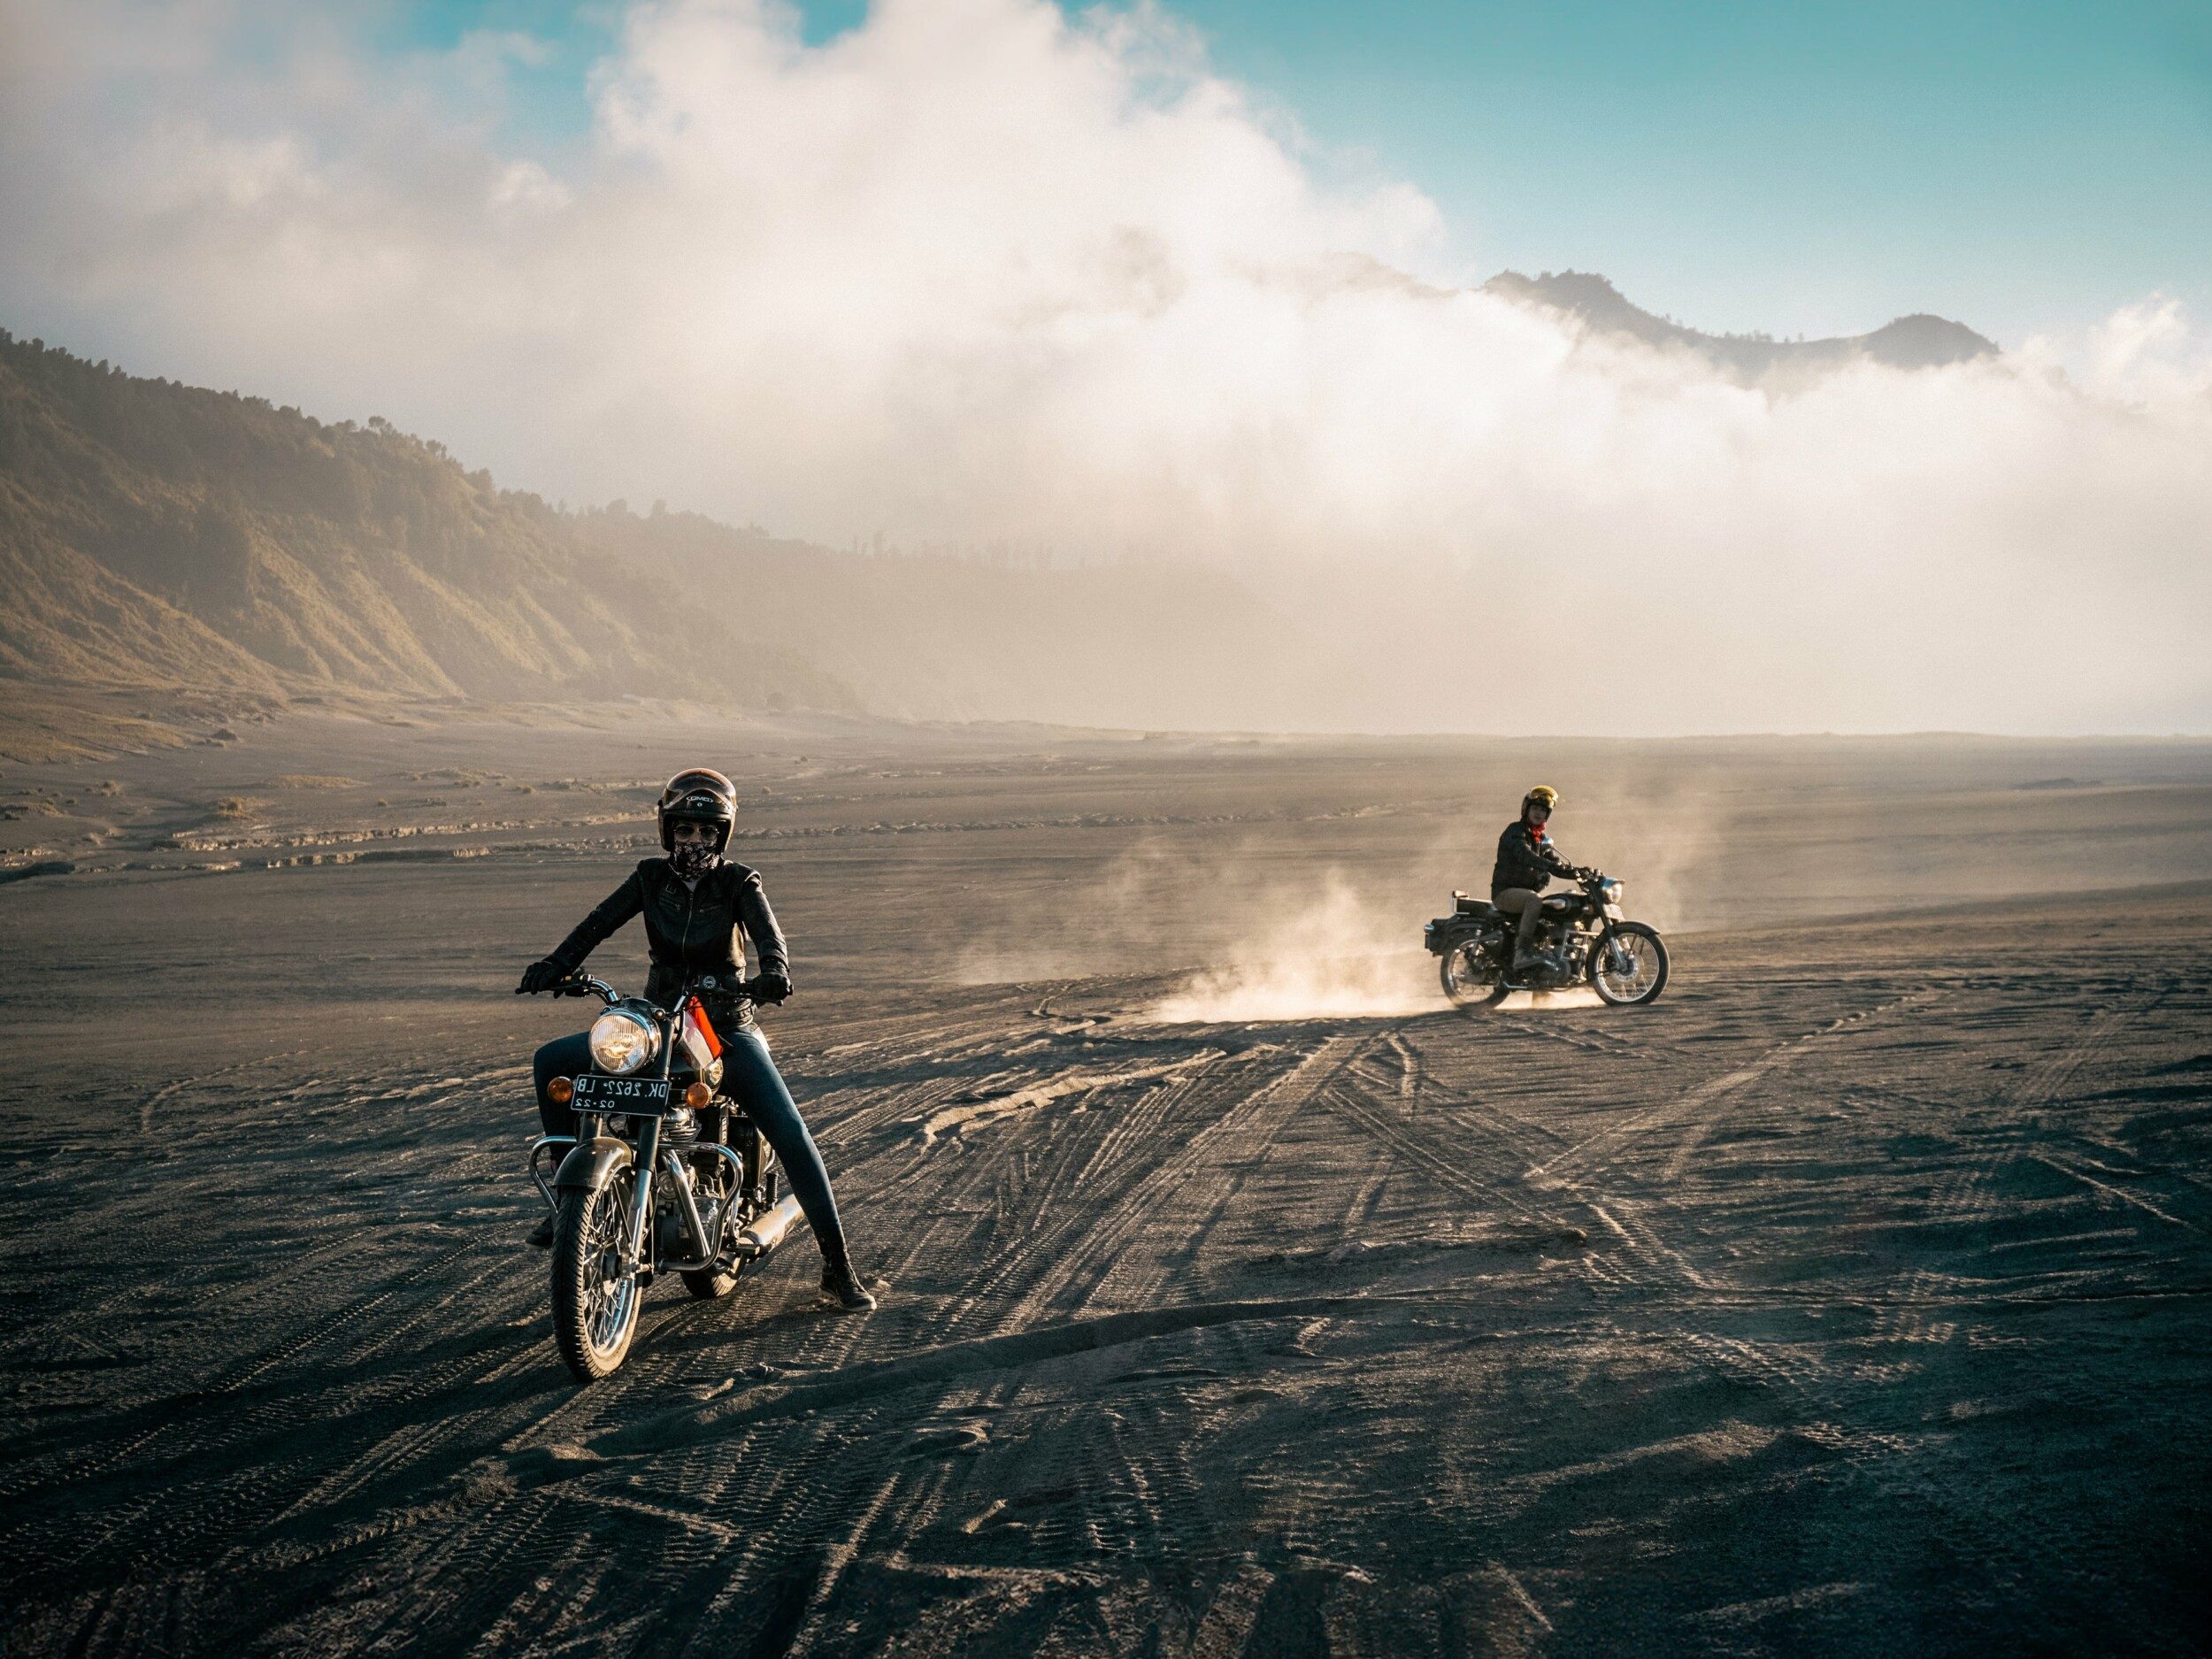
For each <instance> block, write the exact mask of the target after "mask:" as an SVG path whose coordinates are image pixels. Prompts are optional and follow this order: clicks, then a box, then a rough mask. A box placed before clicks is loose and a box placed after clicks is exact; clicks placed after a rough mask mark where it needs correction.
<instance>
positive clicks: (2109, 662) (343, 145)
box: [0, 0, 2212, 732]
mask: <svg viewBox="0 0 2212 1659" xmlns="http://www.w3.org/2000/svg"><path fill="white" fill-rule="evenodd" d="M303 10H305V9H302V8H287V7H278V6H261V5H257V4H246V3H244V0H241V3H240V4H215V3H214V0H203V3H202V4H181V5H178V4H166V5H158V6H144V7H141V6H138V5H127V4H117V3H116V0H0V65H4V67H0V111H4V113H0V147H4V148H0V218H4V219H5V221H6V222H7V223H8V224H9V225H10V226H11V227H12V232H13V234H11V235H10V236H9V237H8V238H6V239H5V241H4V244H0V303H4V308H5V310H6V311H7V312H8V313H9V314H8V315H7V316H6V317H5V318H4V319H0V321H4V322H6V324H7V325H8V326H12V327H14V328H16V329H17V330H19V332H25V333H30V332H38V331H41V330H43V331H44V332H45V333H47V334H49V335H50V336H53V337H57V338H60V339H63V340H65V342H67V343H70V344H72V345H73V346H75V347H78V348H79V349H90V350H92V351H93V353H94V355H103V356H114V357H117V358H119V360H121V361H123V362H125V363H126V364H127V365H129V366H132V367H134V368H142V369H146V370H157V371H159V372H164V373H173V374H178V375H180V376H184V377H187V378H191V379H196V380H207V381H211V382H213V383H216V384H219V385H235V386H239V387H241V388H245V389H249V390H255V391H262V392H266V393H269V394H271V395H273V396H277V397H279V398H280V399H281V400H289V401H296V402H298V403H301V404H302V405H303V406H304V407H307V408H309V409H311V411H314V412H317V413H319V414H322V415H324V416H326V417H327V418H338V417H341V416H365V415H366V414H369V413H372V412H374V413H379V414H382V415H386V416H388V417H389V418H391V419H395V420H396V421H398V422H399V423H400V424H402V425H403V426H410V427H412V428H414V429H416V430H419V431H421V432H423V433H425V434H429V435H435V436H438V437H441V438H443V439H444V440H445V441H447V442H449V444H450V445H451V447H452V448H453V449H455V450H456V451H457V453H459V454H461V455H462V456H464V457H466V458H467V459H468V460H469V461H470V462H471V464H472V465H473V464H477V463H484V464H488V465H491V466H492V467H493V468H494V470H495V472H498V473H499V475H500V476H501V478H502V480H503V481H504V482H508V483H511V484H516V485H521V486H526V487H529V488H538V489H540V490H542V491H544V492H545V493H547V494H549V495H562V496H566V497H568V498H570V499H572V500H588V499H605V498H607V497H611V496H614V495H626V496H628V497H629V498H631V499H633V500H636V501H644V500H650V499H652V498H654V497H664V498H666V499H667V500H668V501H669V502H670V503H671V504H672V505H678V506H687V507H693V508H696V509H699V510H701V511H709V512H712V513H715V514H717V515H718V516H722V517H725V518H731V519H733V520H735V521H738V522H747V521H752V522H757V523H760V524H762V525H764V526H769V527H771V528H772V529H774V530H776V531H778V532H779V533H781V534H795V535H805V536H812V537H817V538H819V539H823V540H826V541H833V542H839V543H841V542H844V541H848V540H849V539H850V538H851V537H853V536H856V535H860V536H872V535H874V534H878V533H881V534H885V535H887V536H888V537H889V538H890V539H891V540H892V541H895V542H896V543H899V544H903V545H908V546H921V545H930V544H947V543H955V544H964V545H971V546H972V545H977V544H983V543H989V542H993V541H1006V542H1012V543H1016V544H1019V545H1022V546H1025V547H1028V548H1034V549H1050V550H1051V551H1053V552H1054V553H1056V555H1058V556H1060V557H1172V558H1198V559H1205V560H1209V561H1213V562H1217V563H1220V564H1224V565H1230V566H1233V567H1235V568H1238V569H1240V570H1241V571H1244V572H1247V573H1248V574H1249V575H1250V576H1251V577H1252V578H1253V580H1254V581H1255V583H1256V585H1257V586H1259V587H1261V588H1263V590H1264V591H1265V592H1266V593H1268V594H1269V595H1270V596H1271V597H1272V598H1273V599H1275V600H1276V601H1277V602H1278V603H1281V604H1282V605H1284V606H1285V607H1286V608H1287V609H1290V610H1292V611H1294V612H1296V613H1298V614H1300V615H1302V616H1303V617H1305V618H1309V619H1310V621H1311V622H1312V624H1313V626H1315V627H1316V628H1317V630H1319V631H1323V632H1325V633H1326V634H1328V635H1329V636H1330V637H1331V639H1332V641H1333V642H1334V643H1336V644H1339V645H1340V646H1342V647H1343V648H1345V649H1348V650H1349V651H1351V652H1352V654H1353V656H1354V657H1355V659H1356V660H1357V661H1359V662H1360V663H1362V664H1365V665H1366V669H1367V673H1368V677H1369V678H1368V682H1367V683H1366V684H1365V685H1363V687H1361V688H1360V691H1359V695H1358V696H1357V697H1356V698H1354V697H1353V696H1352V695H1351V694H1350V691H1349V689H1348V703H1347V708H1348V715H1347V718H1348V720H1350V721H1353V722H1354V723H1357V724H1367V725H1371V724H1377V723H1386V724H1391V725H1395V726H1407V727H1423V726H1425V727H1432V728H1441V729H1455V730H1476V731H1484V730H1495V731H1540V730H1585V731H1617V732H1651V731H1714V730H1739V731H1740V730H1770V729H1780V730H1802V729H1854V728H1873V729H1896V728H1924V727H1936V726H1955V727H1974V728H1979V729H1988V730H2000V731H2005V730H2011V731H2028V730H2061V731H2068V730H2174V729H2195V730H2204V729H2207V728H2208V727H2212V670H2208V668H2207V667H2206V666H2205V660H2206V658H2205V653H2204V652H2203V650H2202V647H2201V640H2202V636H2203V634H2204V633H2205V630H2206V625H2207V623H2208V621H2212V603H2208V600H2212V568H2208V560H2212V551H2208V549H2212V349H2208V344H2207V342H2206V339H2205V337H2204V336H2203V334H2200V333H2199V332H2197V331H2195V330H2193V327H2192V326H2191V324H2190V322H2189V319H2187V318H2185V316H2184V315H2183V314H2182V313H2181V312H2180V311H2179V309H2178V308H2177V307H2176V306H2175V305H2173V304H2172V303H2169V302H2165V301H2163V300H2161V299H2159V298H2157V297H2155V296H2153V297H2151V298H2148V299H2147V300H2146V301H2145V302H2144V303H2142V304H2140V305H2138V306H2135V307H2131V308H2129V309H2128V310H2127V311H2123V312H2122V313H2120V314H2119V315H2118V316H2116V317H2115V318H2113V319H2110V320H2109V321H2108V323H2107V324H2105V325H2104V326H2102V327H2101V328H2100V329H2099V330H2097V331H2096V332H2095V333H2094V334H2093V336H2092V337H2090V338H2087V339H2085V340H2083V341H2078V342H2031V343H2030V344H2029V345H2028V346H2026V347H2025V348H2024V349H2021V350H2018V351H2016V352H2014V353H2013V354H2011V355H2010V356H2008V357H2007V358H2005V359H2003V360H2001V361H2000V362H1997V363H1993V364H1980V365H1970V366H1962V367H1959V368H1954V369H1947V370H1941V371H1925V372H1920V373H1909V374H1908V373H1899V372H1895V371H1889V370H1884V369H1879V368H1875V367H1871V366H1869V367H1862V368H1857V369H1853V370H1850V371H1847V372H1844V373H1838V374H1835V375H1833V376H1831V377H1829V378H1827V379H1825V380H1821V381H1819V382H1817V383H1816V384H1814V385H1812V386H1810V387H1809V388H1801V389H1798V390H1795V391H1793V392H1791V393H1788V394H1787V395H1780V394H1773V395H1770V393H1768V392H1766V391H1763V390H1758V389H1750V388H1743V387H1740V386H1735V385H1732V384H1730V383H1728V382H1726V381H1725V380H1722V379H1720V378H1719V377H1717V375H1715V374H1713V373H1710V372H1709V370H1707V369H1706V368H1705V367H1703V366H1702V365H1700V364H1698V363H1695V362H1694V361H1687V360H1684V359H1680V358H1673V357H1662V356H1660V355H1658V354H1656V353H1654V352H1651V351H1648V350H1646V349H1641V348H1637V347H1632V346H1630V345H1626V344H1623V343H1618V342H1609V341H1606V340H1601V339H1594V338H1586V337H1578V335H1577V334H1576V333H1575V332H1574V331H1573V330H1572V329H1571V327H1569V326H1565V325H1563V324H1562V323H1560V322H1558V321H1557V320H1555V319H1548V318H1546V317H1543V316H1539V315H1536V314H1532V313H1531V312H1529V311H1524V310H1521V309H1518V308H1516V307H1515V306H1513V305H1511V304H1509V303H1506V302H1503V301H1502V300H1499V299H1496V298H1494V297H1491V296H1486V295H1483V294H1480V293H1478V292H1472V291H1469V290H1468V289H1467V288H1465V287H1464V286H1463V284H1462V283H1461V282H1460V281H1458V280H1457V277H1458V275H1459V274H1460V273H1452V272H1449V271H1444V270H1440V269H1438V268H1436V261H1437V260H1438V258H1439V257H1440V255H1439V253H1438V250H1439V249H1440V247H1441V246H1442V241H1443V239H1442V236H1441V234H1440V233H1441V227H1440V223H1439V220H1438V215H1437V213H1436V211H1435V209H1434V208H1433V206H1432V204H1430V203H1429V202H1428V201H1427V200H1426V199H1425V197H1424V196H1422V195H1421V194H1420V193H1419V192H1418V191H1417V190H1416V189H1414V188H1410V187H1409V186H1407V185H1405V184H1403V183H1401V182H1397V181H1394V180H1388V179H1379V178H1368V179H1362V178H1359V177H1357V176H1356V175H1348V173H1347V170H1346V168H1345V167H1344V166H1342V165H1340V163H1339V162H1338V161H1337V160H1336V159H1334V158H1332V157H1321V156H1316V155H1315V154H1313V153H1312V152H1311V150H1310V147H1308V146H1307V145H1306V144H1305V143H1304V142H1302V140H1301V138H1300V137H1299V135H1298V134H1297V133H1296V132H1295V130H1294V127H1292V126H1291V125H1290V124H1289V123H1288V122H1287V121H1286V119H1284V118H1283V117H1282V116H1281V115H1280V114H1279V113H1278V112H1275V111H1271V110H1269V109H1267V108H1266V107H1264V106H1263V105H1262V104H1260V103H1259V102H1257V101H1256V99H1255V98H1254V97H1253V96H1250V95H1249V94H1248V92H1246V91H1245V90H1244V89H1242V88H1239V87H1237V86H1236V85H1234V84H1233V83H1231V82H1229V81H1225V80H1224V79H1223V78H1221V77H1220V76H1218V75H1217V74H1216V73H1213V72H1212V71H1211V70H1210V67H1209V65H1208V63H1207V60H1206V58H1205V55H1204V51H1203V49H1202V43H1201V42H1199V41H1198V40H1197V39H1196V38H1195V37H1194V35H1191V34H1190V33H1189V32H1188V31H1187V30H1186V29H1185V28H1184V27H1181V26H1180V25H1179V23H1178V22H1177V21H1176V20H1175V19H1174V18H1173V17H1172V16H1171V14H1169V13H1167V12H1163V11H1161V10H1158V9H1156V8H1154V7H1152V6H1149V5H1139V6H1138V7H1136V8H1135V9H1133V10H1113V9H1102V10H1100V11H1096V12H1086V13H1082V14H1079V15H1078V16H1075V17H1072V18H1071V17H1070V16H1068V15H1067V14H1064V12H1061V11H1060V10H1059V9H1058V8H1057V7H1056V6H1055V5H1053V4H1048V3H1047V0H879V4H876V5H875V6H874V7H873V9H872V12H871V13H870V15H869V18H868V19H867V21H866V22H865V23H864V25H863V26H862V27H858V28H856V29H854V30H852V31H850V32H849V33H847V34H846V35H841V36H840V37H838V38H837V39H835V40H833V41H832V42H829V43H827V44H826V45H822V46H818V47H810V46H807V45H805V44H803V43H802V41H801V39H800V35H799V33H798V27H797V22H796V19H795V16H794V15H793V14H791V13H790V12H787V10H785V9H784V8H783V7H781V6H780V5H777V4H767V3H765V0H643V3H641V4H633V5H631V6H629V7H628V8H627V9H626V11H624V12H622V13H621V14H620V19H619V25H618V30H617V32H616V34H615V35H614V36H613V38H612V42H611V46H610V49H609V50H608V52H607V54H606V55H605V57H604V58H603V60H602V61H601V62H600V63H599V64H598V65H596V66H595V69H594V70H593V71H592V73H591V76H590V80H589V83H588V97H589V110H590V118H589V123H588V129H587V130H584V131H581V132H580V133H578V134H574V135H572V136H564V137H555V138H542V137H540V138H536V139H529V138H525V137H518V136H517V134H518V131H526V130H527V124H526V123H523V124H518V122H517V121H516V120H515V119H512V118H513V117H514V116H515V114H516V109H515V105H514V101H515V99H516V97H517V96H518V95H517V91H516V76H517V74H518V72H526V71H527V70H528V69H529V68H530V67H531V65H533V64H534V62H536V61H537V60H538V59H540V58H542V56H543V54H544V48H543V47H542V46H541V44H540V43H539V42H534V41H533V40H531V39H530V38H528V37H527V36H524V35H496V34H486V35H473V36H471V37H469V38H467V39H465V40H464V41H463V42H460V43H459V45H458V46H457V47H456V48H454V49H453V50H449V51H443V52H435V53H415V54H411V55H410V54H394V53H393V52H391V51H389V50H372V49H371V48H370V47H369V46H368V45H366V44H365V38H366V24H365V22H362V21H360V20H356V21H355V22H351V23H349V21H348V19H345V18H343V17H336V18H333V17H331V16H328V15H325V16H323V17H320V18H316V19H303V18H302V17H301V16H299V15H297V13H298V12H301V11H303ZM1477 228H1478V230H1479V227H1477ZM1879 320H1881V319H1869V321H1870V323H1872V322H1877V321H1879ZM1967 320H1969V321H1971V319H1967ZM2061 365H2065V368H2066V370H2067V371H2069V372H2064V373H2062V367H2061ZM1142 669H1143V665H1142V664H1132V672H1142Z"/></svg>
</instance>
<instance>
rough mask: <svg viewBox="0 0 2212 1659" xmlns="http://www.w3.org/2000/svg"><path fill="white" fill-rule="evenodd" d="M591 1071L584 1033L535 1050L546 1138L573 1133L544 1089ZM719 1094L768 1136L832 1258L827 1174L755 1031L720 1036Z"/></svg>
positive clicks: (567, 1115) (837, 1231)
mask: <svg viewBox="0 0 2212 1659" xmlns="http://www.w3.org/2000/svg"><path fill="white" fill-rule="evenodd" d="M590 1070H591V1039H590V1037H589V1035H588V1033H584V1032H578V1033H576V1034H575V1035H574V1036H573V1037H561V1038H557V1039H556V1040H555V1041H552V1042H549V1043H547V1044H546V1045H545V1047H544V1048H541V1049H539V1050H538V1061H537V1073H538V1117H539V1118H541V1119H542V1120H543V1122H544V1124H545V1133H548V1134H549V1135H572V1134H574V1133H576V1114H575V1113H574V1112H572V1111H571V1110H569V1109H568V1108H567V1107H565V1106H556V1105H555V1104H554V1103H553V1102H551V1101H549V1100H548V1099H547V1098H546V1094H545V1086H546V1085H547V1084H548V1083H549V1082H551V1081H552V1080H553V1079H555V1078H557V1077H574V1076H575V1075H576V1074H577V1073H578V1072H579V1071H590ZM722 1092H723V1093H724V1094H727V1095H728V1096H729V1097H730V1098H731V1099H732V1100H733V1101H735V1102H737V1103H738V1104H739V1105H741V1106H742V1107H743V1108H744V1109H745V1115H746V1116H747V1117H748V1118H751V1119H752V1120H753V1122H754V1123H755V1124H756V1125H757V1126H758V1127H759V1129H760V1132H761V1133H762V1134H764V1135H765V1136H766V1137H767V1138H768V1144H769V1145H770V1146H772V1147H773V1148H775V1149H776V1157H777V1160H778V1161H779V1162H780V1163H781V1164H782V1165H783V1172H784V1179H786V1180H787V1181H789V1182H790V1183H791V1191H792V1193H793V1194H794V1195H795V1197H796V1198H797V1199H798V1201H799V1208H800V1209H801V1210H804V1211H805V1212H806V1219H807V1225H809V1226H810V1227H812V1228H813V1229H814V1241H815V1242H816V1243H817V1244H818V1245H820V1246H821V1247H822V1254H823V1255H824V1256H835V1255H837V1254H838V1253H839V1252H841V1251H842V1250H843V1249H844V1248H845V1233H844V1229H843V1227H841V1225H839V1223H838V1219H837V1200H836V1199H835V1198H834V1197H833V1196H832V1195H831V1194H830V1179H829V1171H828V1170H826V1169H825V1168H824V1167H823V1165H822V1155H821V1154H820V1153H819V1152H818V1151H816V1150H815V1148H814V1137H813V1136H812V1135H810V1134H809V1133H807V1131H806V1122H805V1120H804V1119H803V1118H801V1117H800V1116H799V1108H798V1106H797V1105H796V1104H795V1102H793V1100H792V1098H791V1091H790V1090H789V1089H787V1088H786V1087H784V1081H783V1074H782V1073H781V1072H780V1071H777V1070H776V1063H775V1062H774V1061H773V1060H772V1059H770V1058H769V1057H768V1045H767V1044H766V1043H765V1042H764V1041H761V1035H760V1033H758V1032H757V1031H745V1030H739V1031H734V1032H730V1033H726V1034H725V1036H724V1040H723V1046H722Z"/></svg>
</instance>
